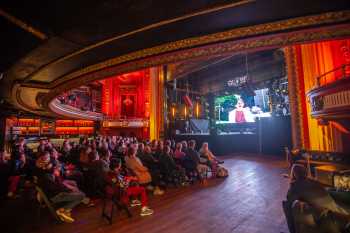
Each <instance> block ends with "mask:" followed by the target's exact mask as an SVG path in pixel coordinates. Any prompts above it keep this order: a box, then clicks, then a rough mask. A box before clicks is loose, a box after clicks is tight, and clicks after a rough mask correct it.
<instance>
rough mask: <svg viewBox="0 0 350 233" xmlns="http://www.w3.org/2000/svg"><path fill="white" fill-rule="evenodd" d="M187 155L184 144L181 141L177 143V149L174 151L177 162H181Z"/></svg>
mask: <svg viewBox="0 0 350 233" xmlns="http://www.w3.org/2000/svg"><path fill="white" fill-rule="evenodd" d="M185 155H186V154H185V152H183V151H182V144H181V143H180V142H178V143H176V149H175V152H174V159H175V161H176V163H178V164H180V163H181V160H182V159H183V158H184V157H185Z"/></svg>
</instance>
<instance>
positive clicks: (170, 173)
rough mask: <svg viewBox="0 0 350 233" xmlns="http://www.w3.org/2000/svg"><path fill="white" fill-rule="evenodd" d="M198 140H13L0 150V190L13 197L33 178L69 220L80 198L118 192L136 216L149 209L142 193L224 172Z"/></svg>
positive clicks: (60, 214) (59, 213)
mask: <svg viewBox="0 0 350 233" xmlns="http://www.w3.org/2000/svg"><path fill="white" fill-rule="evenodd" d="M221 163H223V161H220V160H219V159H218V158H217V157H215V156H214V155H213V153H212V152H211V151H210V150H209V147H208V143H203V145H202V146H201V148H200V150H199V151H197V150H196V142H195V141H194V140H190V141H189V142H187V141H182V142H178V143H176V142H175V141H174V140H164V141H163V140H159V141H158V140H153V141H149V140H144V141H140V140H137V139H136V138H134V137H120V136H113V137H105V136H98V137H96V138H93V139H88V138H87V137H84V138H81V139H80V142H79V143H75V142H72V141H70V140H69V139H66V140H65V141H64V142H63V144H62V145H53V143H51V141H50V140H49V139H41V140H40V142H39V146H38V148H37V151H35V152H34V151H33V150H31V149H29V148H28V147H27V146H26V142H25V140H24V139H19V140H18V141H17V142H16V143H14V145H13V147H12V151H11V153H10V154H7V153H5V152H3V153H1V154H0V173H1V174H0V177H1V179H2V180H1V190H3V191H4V190H5V192H6V194H7V197H8V198H17V197H18V195H19V192H18V189H19V187H23V186H25V185H27V184H28V185H30V184H35V185H37V186H38V187H40V188H41V189H42V190H43V192H44V193H45V195H46V196H47V197H48V199H49V200H50V201H51V202H52V203H53V204H60V205H59V206H60V207H59V208H57V209H56V214H57V216H58V217H59V218H60V219H61V220H62V221H64V222H69V223H71V222H74V218H73V217H72V214H71V211H72V209H73V208H74V207H76V206H77V205H79V204H81V203H83V204H85V205H87V206H93V205H94V201H92V200H95V199H96V198H99V197H112V196H113V195H117V196H118V197H119V199H120V201H121V203H123V204H124V205H126V206H141V213H140V215H141V216H147V215H151V214H152V213H153V210H152V209H151V208H150V207H149V206H148V203H147V201H148V200H147V195H149V193H153V195H163V194H164V192H165V189H166V187H167V186H169V185H174V186H177V187H180V186H187V185H190V184H192V183H193V182H195V181H199V182H202V181H204V180H205V179H207V178H208V177H209V176H208V174H209V173H211V176H210V177H216V176H220V177H225V176H227V175H228V172H227V170H226V169H225V168H224V167H223V166H222V165H220V164H221Z"/></svg>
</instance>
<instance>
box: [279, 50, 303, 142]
mask: <svg viewBox="0 0 350 233" xmlns="http://www.w3.org/2000/svg"><path fill="white" fill-rule="evenodd" d="M284 54H285V60H286V68H287V76H288V92H289V107H290V112H291V125H292V141H293V148H308V147H309V142H308V139H309V135H308V133H307V132H308V129H307V122H305V121H304V120H303V119H304V118H305V116H304V114H307V111H306V108H303V105H304V104H305V94H304V93H305V90H304V85H303V84H301V83H300V81H302V80H303V77H300V74H301V73H302V72H301V71H300V70H299V69H302V66H300V64H298V60H297V56H296V48H295V47H293V46H290V47H286V48H285V49H284ZM302 98H304V99H302ZM303 109H304V111H303Z"/></svg>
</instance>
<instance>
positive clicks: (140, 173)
mask: <svg viewBox="0 0 350 233" xmlns="http://www.w3.org/2000/svg"><path fill="white" fill-rule="evenodd" d="M136 153H137V151H136V149H135V148H134V147H130V148H129V150H128V156H126V157H125V164H126V167H127V168H129V169H130V170H132V171H133V172H134V173H135V175H136V176H137V178H138V182H139V183H140V184H149V183H152V184H153V185H155V189H154V192H153V194H154V195H162V194H164V191H163V190H161V189H160V188H159V185H160V177H152V176H151V174H150V172H149V171H148V168H147V167H145V166H144V165H143V164H142V162H141V161H140V159H139V158H138V157H137V156H136Z"/></svg>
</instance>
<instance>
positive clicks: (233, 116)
mask: <svg viewBox="0 0 350 233" xmlns="http://www.w3.org/2000/svg"><path fill="white" fill-rule="evenodd" d="M228 120H229V122H232V123H245V122H255V121H254V116H253V114H252V113H251V112H250V109H249V108H244V101H243V100H242V99H238V101H237V104H236V108H235V109H234V110H232V111H231V112H229V115H228Z"/></svg>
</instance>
